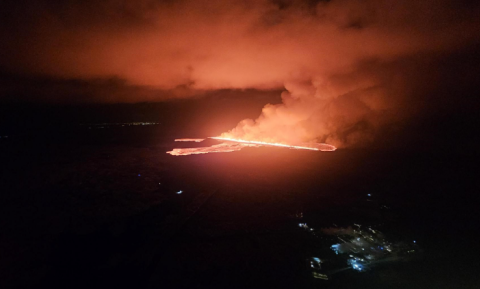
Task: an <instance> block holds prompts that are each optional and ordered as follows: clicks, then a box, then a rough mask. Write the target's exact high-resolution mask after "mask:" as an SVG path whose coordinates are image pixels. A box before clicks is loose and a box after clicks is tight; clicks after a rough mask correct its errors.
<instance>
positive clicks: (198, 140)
mask: <svg viewBox="0 0 480 289" xmlns="http://www.w3.org/2000/svg"><path fill="white" fill-rule="evenodd" d="M204 140H205V139H204V138H177V139H175V141H185V142H188V141H193V142H202V141H204Z"/></svg>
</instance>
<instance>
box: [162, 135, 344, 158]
mask: <svg viewBox="0 0 480 289" xmlns="http://www.w3.org/2000/svg"><path fill="white" fill-rule="evenodd" d="M210 138H211V139H215V140H221V141H224V142H223V143H220V144H217V145H212V146H210V147H196V148H175V149H173V150H171V151H168V152H167V153H168V154H171V155H173V156H187V155H194V154H208V153H224V152H234V151H239V150H241V149H243V148H245V147H261V146H275V147H285V148H290V149H302V150H312V151H335V150H336V149H337V148H336V147H335V146H332V145H329V144H324V143H315V144H308V145H304V146H298V145H288V144H282V143H270V142H263V141H248V140H242V139H232V138H224V137H210ZM175 141H183V142H187V141H191V142H201V141H203V139H188V138H184V139H176V140H175Z"/></svg>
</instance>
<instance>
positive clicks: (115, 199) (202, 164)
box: [0, 123, 480, 288]
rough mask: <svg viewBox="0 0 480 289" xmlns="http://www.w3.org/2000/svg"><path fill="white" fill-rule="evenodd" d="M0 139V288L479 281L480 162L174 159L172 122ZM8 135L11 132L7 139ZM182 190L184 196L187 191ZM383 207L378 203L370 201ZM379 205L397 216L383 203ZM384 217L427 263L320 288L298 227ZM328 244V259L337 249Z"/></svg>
mask: <svg viewBox="0 0 480 289" xmlns="http://www.w3.org/2000/svg"><path fill="white" fill-rule="evenodd" d="M8 133H9V138H7V139H5V138H2V139H1V141H0V161H1V166H0V190H1V196H0V197H1V200H0V206H1V207H0V214H1V216H0V222H1V223H0V226H1V232H2V233H1V235H0V248H1V251H0V252H1V256H0V274H1V275H0V280H1V281H0V282H1V284H0V287H2V288H5V287H21V288H105V287H107V288H115V287H125V288H145V287H153V288H275V287H276V288H317V287H318V288H322V287H327V288H478V284H480V283H479V282H480V278H479V275H478V253H479V250H478V239H477V238H476V237H475V236H476V231H477V225H478V224H477V221H476V218H475V217H476V215H477V211H478V208H477V206H476V203H475V202H474V196H476V194H477V193H478V189H479V182H478V171H479V170H478V159H479V158H478V154H477V153H476V152H473V151H465V150H461V149H460V150H457V151H448V152H447V153H446V152H445V150H443V149H435V148H433V149H432V150H429V149H425V148H421V149H419V150H412V149H408V150H398V149H395V150H376V149H356V150H354V149H344V150H338V151H336V152H334V153H318V152H310V151H297V150H288V149H281V148H278V149H277V148H257V149H245V150H243V151H240V152H235V153H224V154H209V155H198V156H184V157H174V156H170V155H168V154H166V153H165V152H166V151H167V150H170V149H171V148H173V147H174V146H178V145H177V144H175V143H173V139H174V138H175V137H197V136H198V135H193V134H192V133H191V131H190V130H188V129H187V128H185V129H184V130H181V129H179V130H175V129H172V127H171V126H167V125H165V124H160V125H157V126H144V127H142V126H140V127H138V126H135V127H112V128H109V129H88V128H87V127H85V126H78V125H73V124H71V123H70V124H65V125H61V126H59V127H57V128H56V129H52V130H45V129H43V130H42V129H36V130H34V131H32V130H30V131H26V132H22V133H15V131H12V129H10V131H8ZM4 134H5V133H4ZM179 190H182V191H183V193H182V194H181V195H177V194H176V192H177V191H179ZM369 193H370V194H372V198H371V199H372V201H367V197H366V196H367V194H369ZM381 205H386V206H388V208H389V209H380V207H381ZM297 212H303V213H304V218H303V219H302V220H301V222H307V223H308V224H309V225H310V224H311V225H312V226H314V227H316V228H320V227H330V226H332V223H336V224H338V225H348V224H351V223H353V222H360V223H365V224H370V223H371V224H374V223H384V224H385V225H384V228H385V231H386V232H390V233H391V235H395V237H396V238H399V239H403V240H405V241H411V240H417V242H418V244H419V245H420V246H421V247H422V248H423V249H424V255H423V258H421V259H420V260H417V261H413V262H408V263H399V264H393V265H391V266H385V267H384V268H378V269H374V270H372V271H370V272H367V273H362V274H361V273H356V272H352V271H349V270H347V271H345V272H342V273H339V274H337V275H334V277H333V279H332V280H331V281H321V280H314V279H312V277H311V275H310V273H309V272H308V270H307V269H306V266H305V258H307V257H311V256H316V255H318V254H321V253H322V252H323V251H324V248H325V245H326V243H325V242H323V241H320V240H317V239H314V238H312V237H311V235H310V234H307V233H306V232H304V231H302V230H301V229H300V228H298V222H299V219H297V218H295V214H296V213H297ZM327 251H328V250H327Z"/></svg>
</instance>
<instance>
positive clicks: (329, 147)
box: [211, 137, 337, 151]
mask: <svg viewBox="0 0 480 289" xmlns="http://www.w3.org/2000/svg"><path fill="white" fill-rule="evenodd" d="M211 139H216V140H224V141H231V142H238V143H247V144H256V145H263V146H276V147H284V148H291V149H299V150H312V151H334V150H336V149H337V148H336V147H334V146H332V145H327V144H321V145H327V146H328V147H325V148H316V147H309V146H294V145H287V144H282V143H271V142H263V141H248V140H243V139H234V138H225V137H211Z"/></svg>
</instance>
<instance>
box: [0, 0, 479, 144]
mask: <svg viewBox="0 0 480 289" xmlns="http://www.w3.org/2000/svg"><path fill="white" fill-rule="evenodd" d="M1 5H2V7H0V8H1V9H0V10H1V11H2V12H0V13H1V17H2V18H3V19H4V23H5V24H6V25H2V28H0V37H1V39H2V41H1V44H0V53H1V54H2V55H3V57H1V59H0V68H1V71H4V72H6V73H11V74H14V75H22V76H25V77H28V78H36V77H46V78H49V79H58V80H59V81H60V82H62V81H64V80H72V79H74V80H80V81H84V82H87V83H90V82H91V80H92V79H94V80H96V81H97V82H98V79H120V80H122V81H124V82H123V83H122V87H123V86H128V87H133V88H134V89H132V88H128V89H126V90H123V91H127V92H126V93H125V92H122V93H120V92H118V89H117V91H115V89H113V90H112V91H113V92H112V93H111V96H109V97H108V100H109V101H113V102H115V101H121V102H125V101H127V102H135V101H145V100H148V101H154V100H156V99H164V98H168V97H170V98H175V97H188V96H191V95H194V93H188V92H182V93H180V94H179V93H163V94H162V93H160V94H158V96H157V94H156V92H157V91H163V92H165V91H167V92H168V91H175V90H178V87H181V88H185V90H191V91H208V90H217V89H250V88H254V89H260V90H262V89H278V88H281V87H284V88H285V90H286V91H285V92H284V93H283V94H282V96H281V97H282V100H283V104H279V105H267V106H266V107H265V108H264V109H263V111H262V114H261V115H260V117H259V118H258V119H256V120H244V121H242V122H240V123H239V125H238V126H237V127H236V128H234V129H233V130H232V131H230V132H229V133H227V135H228V136H235V137H239V138H245V139H249V138H251V139H253V138H257V139H258V138H260V139H261V140H264V141H279V142H288V143H292V142H308V141H326V142H330V143H332V144H334V145H337V146H348V145H354V144H359V143H364V142H368V141H369V140H371V139H373V137H374V136H375V135H376V134H377V133H378V132H379V131H382V130H384V129H385V127H392V126H393V124H395V123H397V122H401V121H402V120H405V119H409V118H411V117H415V115H419V114H421V113H425V109H427V110H428V105H426V104H425V102H428V101H432V99H433V101H435V97H434V96H433V97H432V95H433V94H435V90H437V89H438V87H442V86H441V84H442V83H444V80H445V79H452V78H451V75H448V73H445V71H448V66H447V67H445V65H444V64H443V63H444V62H445V59H450V60H448V61H450V63H457V62H458V61H457V60H458V58H455V59H454V60H451V58H449V57H450V56H451V55H463V54H464V52H465V51H466V53H470V54H471V53H473V52H472V51H474V50H475V49H473V48H472V47H476V46H478V39H479V36H480V35H479V34H480V33H479V31H480V29H479V28H480V20H478V17H477V15H479V12H480V9H479V5H478V4H475V3H474V2H466V1H463V2H462V1H460V2H459V1H449V0H441V1H433V0H427V1H413V0H407V1H397V2H392V1H386V0H367V1H355V0H333V1H294V0H291V1H288V0H285V1H267V0H255V1H254V0H246V1H233V0H232V1H224V0H222V1H220V0H208V1H207V0H205V1H200V0H197V1H193V0H185V1H150V0H143V1H133V2H132V1H120V0H117V1H115V0H114V1H74V0H71V1H63V2H62V3H58V2H57V1H27V2H22V4H19V3H17V2H15V1H5V2H3V3H2V4H1ZM462 59H463V58H462ZM462 61H464V60H462ZM462 63H463V62H462ZM465 63H468V62H465ZM465 63H464V64H465ZM464 64H462V65H458V66H457V68H458V69H459V70H457V71H456V72H455V73H456V74H458V75H464V74H469V75H472V74H475V73H476V72H477V71H478V62H477V64H475V65H476V66H475V67H473V68H471V67H467V66H468V65H464ZM425 68H428V69H432V71H425ZM439 70H440V72H439ZM472 71H473V72H472ZM425 73H426V74H427V75H425ZM467 80H468V81H470V82H468V81H467V82H468V83H467V82H466V81H463V82H461V84H462V83H463V85H466V86H469V85H471V81H473V80H471V79H470V80H469V78H468V77H467ZM62 83H64V82H62ZM438 84H440V85H438ZM455 85H458V83H455ZM3 86H4V85H2V91H8V92H11V90H12V89H10V90H5V88H4V87H3ZM66 87H68V85H67V86H66ZM101 87H102V89H100V90H99V91H93V92H92V93H91V94H92V95H93V96H92V98H93V99H92V100H93V101H95V100H97V101H104V100H105V97H104V95H107V94H109V90H108V89H109V88H108V86H107V88H106V89H105V90H104V89H103V87H105V86H104V85H103V86H101ZM13 89H14V90H15V89H17V88H15V87H14V88H13ZM19 89H20V88H19ZM145 91H147V92H145ZM81 92H82V90H80V93H81ZM56 94H57V95H56ZM52 95H53V96H52ZM55 95H56V96H55ZM58 95H61V96H58ZM64 95H68V88H65V89H64V90H62V89H61V90H60V92H59V91H58V90H55V89H54V90H53V91H51V93H49V94H48V95H45V96H41V97H42V98H43V99H45V100H49V99H50V98H54V99H58V98H61V97H65V96H64ZM101 95H103V96H101ZM156 97H157V98H156ZM439 97H440V96H439ZM65 101H67V102H68V101H70V98H69V97H65Z"/></svg>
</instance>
